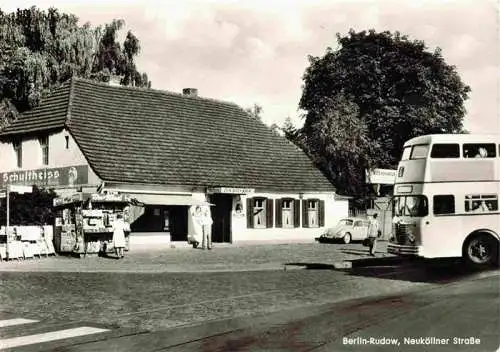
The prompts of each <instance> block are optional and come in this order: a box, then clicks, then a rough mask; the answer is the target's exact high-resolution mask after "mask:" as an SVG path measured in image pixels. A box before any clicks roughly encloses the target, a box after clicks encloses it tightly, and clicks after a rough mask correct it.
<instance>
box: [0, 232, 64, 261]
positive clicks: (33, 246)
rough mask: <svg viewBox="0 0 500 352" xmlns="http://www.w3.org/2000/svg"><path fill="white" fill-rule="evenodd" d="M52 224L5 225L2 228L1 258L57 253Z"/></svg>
mask: <svg viewBox="0 0 500 352" xmlns="http://www.w3.org/2000/svg"><path fill="white" fill-rule="evenodd" d="M52 235H53V227H52V226H9V231H7V230H6V227H5V226H2V227H1V228H0V260H5V259H7V260H10V259H18V260H19V259H30V258H35V257H39V258H41V257H42V256H45V257H48V256H49V255H55V250H54V246H53V241H52Z"/></svg>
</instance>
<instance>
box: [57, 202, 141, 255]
mask: <svg viewBox="0 0 500 352" xmlns="http://www.w3.org/2000/svg"><path fill="white" fill-rule="evenodd" d="M132 202H133V201H132V200H131V199H130V198H129V197H128V196H126V195H122V194H97V193H94V194H86V193H77V194H75V195H73V196H70V197H64V198H56V199H54V207H55V209H56V210H57V217H56V224H55V234H54V243H55V248H56V250H57V251H58V252H60V253H73V254H76V255H77V256H80V257H81V256H82V255H83V256H86V255H97V254H100V253H101V254H102V253H107V252H111V251H113V250H114V248H113V223H114V221H115V220H116V218H117V215H118V214H121V215H122V216H123V219H124V221H125V223H128V221H129V219H128V217H129V206H130V204H131V203H132ZM125 244H126V246H125V250H126V251H128V250H129V248H130V231H127V232H126V233H125Z"/></svg>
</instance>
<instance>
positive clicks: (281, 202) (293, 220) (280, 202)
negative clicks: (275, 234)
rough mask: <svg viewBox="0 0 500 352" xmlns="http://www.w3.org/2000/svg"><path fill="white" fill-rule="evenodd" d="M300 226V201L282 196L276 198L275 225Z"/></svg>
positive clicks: (285, 226)
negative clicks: (282, 197) (281, 197)
mask: <svg viewBox="0 0 500 352" xmlns="http://www.w3.org/2000/svg"><path fill="white" fill-rule="evenodd" d="M299 226H300V201H299V200H298V199H292V198H284V199H277V200H276V227H283V228H293V227H299Z"/></svg>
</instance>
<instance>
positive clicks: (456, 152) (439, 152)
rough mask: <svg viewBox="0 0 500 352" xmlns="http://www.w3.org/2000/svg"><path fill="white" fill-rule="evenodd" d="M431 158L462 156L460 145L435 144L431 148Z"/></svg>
mask: <svg viewBox="0 0 500 352" xmlns="http://www.w3.org/2000/svg"><path fill="white" fill-rule="evenodd" d="M431 158H436V159H448V158H460V146H459V145H458V144H456V143H454V144H449V143H447V144H434V145H433V146H432V150H431Z"/></svg>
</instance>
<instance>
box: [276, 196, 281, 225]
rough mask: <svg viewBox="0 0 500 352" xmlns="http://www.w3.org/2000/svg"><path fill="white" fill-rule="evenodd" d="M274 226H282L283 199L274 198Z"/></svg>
mask: <svg viewBox="0 0 500 352" xmlns="http://www.w3.org/2000/svg"><path fill="white" fill-rule="evenodd" d="M275 203H276V227H283V211H282V210H283V199H276V201H275Z"/></svg>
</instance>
